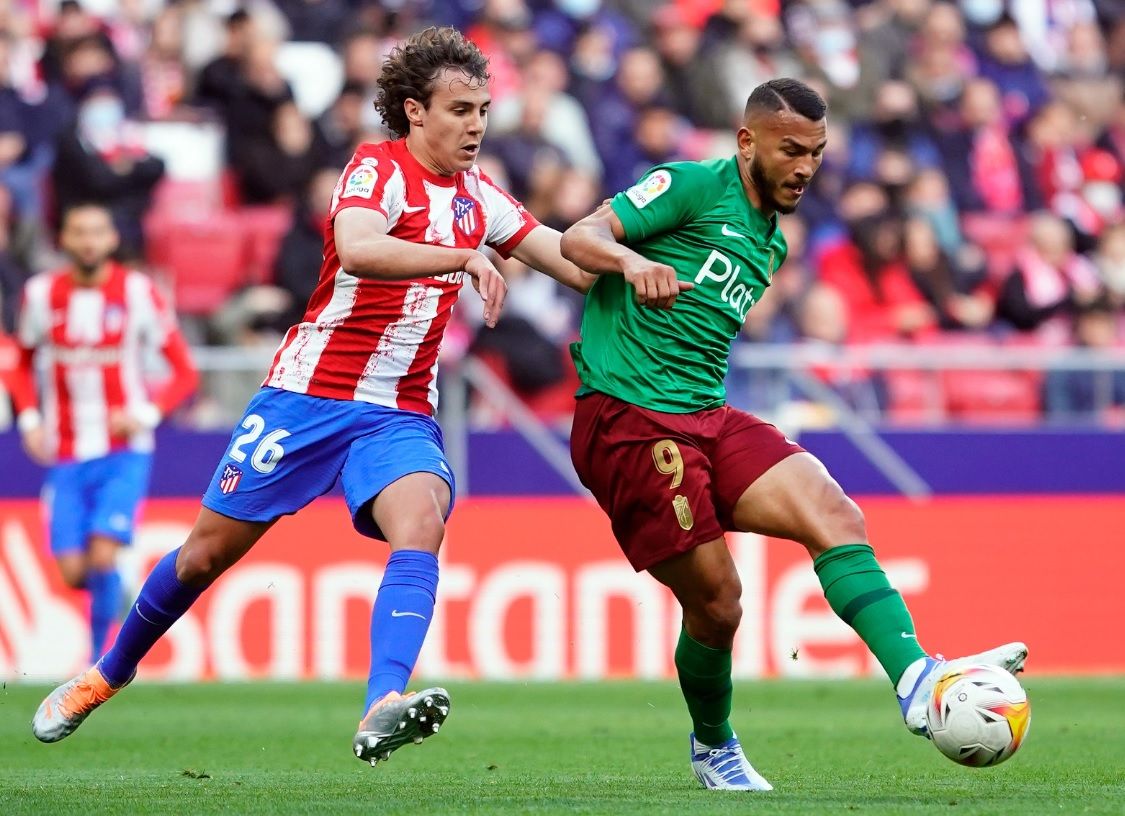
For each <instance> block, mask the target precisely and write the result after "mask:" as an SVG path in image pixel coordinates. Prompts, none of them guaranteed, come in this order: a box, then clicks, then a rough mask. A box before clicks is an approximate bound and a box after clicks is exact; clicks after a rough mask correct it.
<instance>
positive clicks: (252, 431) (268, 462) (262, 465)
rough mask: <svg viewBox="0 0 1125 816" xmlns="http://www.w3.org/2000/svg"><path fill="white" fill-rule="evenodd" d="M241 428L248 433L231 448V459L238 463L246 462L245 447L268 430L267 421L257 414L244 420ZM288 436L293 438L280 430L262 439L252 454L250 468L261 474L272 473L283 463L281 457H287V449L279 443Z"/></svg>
mask: <svg viewBox="0 0 1125 816" xmlns="http://www.w3.org/2000/svg"><path fill="white" fill-rule="evenodd" d="M241 427H243V428H245V429H246V433H244V434H240V435H239V436H238V437H237V438H236V439H235V440H234V444H232V445H231V446H230V458H231V459H233V460H234V461H236V462H245V461H246V451H244V450H242V448H243V446H244V445H250V444H253V443H254V442H255V441H257V439H258V437H259V436H262V431H264V430H265V429H266V421H265V420H264V419H262V418H261V417H260V416H258V415H257V414H250V415H248V416H247V417H246V418H245V419H244V420H242V426H241ZM287 436H291V434H290V433H289V431H286V430H283V429H281V428H278V429H277V430H275V431H270V432H269V433H267V434H266V435H265V436H264V437H262V440H261V441H260V442H258V444H257V446H256V447H255V448H254V452H253V453H252V454H250V466H251V467H252V468H254V470H256V471H258V472H259V473H272V472H273V469H274V468H275V467H277V463H278V462H280V461H281V457H282V456H284V455H285V449H284V448H282V447H281V445H280V444H279V443H280V442H281V440H283V439H285V438H286V437H287Z"/></svg>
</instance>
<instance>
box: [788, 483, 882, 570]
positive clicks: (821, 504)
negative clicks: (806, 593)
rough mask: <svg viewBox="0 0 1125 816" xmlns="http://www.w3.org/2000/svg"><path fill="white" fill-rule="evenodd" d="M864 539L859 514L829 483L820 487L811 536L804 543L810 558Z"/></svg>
mask: <svg viewBox="0 0 1125 816" xmlns="http://www.w3.org/2000/svg"><path fill="white" fill-rule="evenodd" d="M866 540H867V524H866V522H865V521H864V518H863V511H862V510H860V509H859V505H857V504H856V503H855V502H854V501H852V500H851V499H850V498H849V497H848V495H847V494H846V493H845V492H844V491H843V490H842V489H841V488H840V486H839V485H838V484H836V483H835V482H833V481H828V482H826V483H825V484H824V485H823V489H822V491H821V493H820V495H819V496H818V497H817V522H816V525H815V534H814V535H812V536H810V537H809V539H808V540H806V541H805V542H804V544H805V546H806V547H807V548H808V550H809V553H810V554H811V555H812V556H813V558H815V557H817V556H818V555H820V554H821V553H823V552H825V551H826V550H829V549H831V548H832V547H838V546H840V545H841V544H857V543H859V542H861V541H866Z"/></svg>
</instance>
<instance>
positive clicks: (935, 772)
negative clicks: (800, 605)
mask: <svg viewBox="0 0 1125 816" xmlns="http://www.w3.org/2000/svg"><path fill="white" fill-rule="evenodd" d="M1025 685H1026V687H1027V689H1028V693H1029V695H1030V697H1031V700H1032V712H1033V713H1032V724H1031V732H1030V736H1029V738H1028V742H1027V744H1026V745H1025V746H1024V747H1023V749H1022V750H1021V752H1020V753H1019V754H1018V755H1017V756H1016V757H1015V758H1014V759H1012V760H1011V761H1009V762H1008V763H1006V764H1005V765H1002V766H999V767H997V768H990V769H984V770H970V769H967V768H961V767H958V766H956V765H954V764H953V763H951V762H949V761H948V760H946V759H945V758H943V757H942V756H941V755H940V754H938V752H937V751H936V750H935V749H934V748H933V746H931V745H929V744H928V743H927V742H925V741H923V740H921V739H919V738H917V737H912V736H910V735H909V734H908V733H907V732H906V729H904V728H903V727H902V723H901V721H900V720H899V719H898V716H897V708H896V706H895V705H894V702H893V701H892V700H891V699H890V697H889V695H890V690H889V689H888V688H887V686H886V684H885V683H879V682H875V681H861V682H781V681H777V682H761V683H742V684H739V686H738V688H737V690H736V696H735V715H734V724H735V726H736V728H737V729H738V730H739V731H740V732H741V736H742V738H743V744H744V746H745V747H746V750H747V753H748V754H749V756H750V758H751V760H752V761H753V762H754V763H755V765H756V767H757V768H758V769H759V770H760V771H761V772H762V773H763V774H764V775H765V776H766V778H767V779H769V780H770V781H771V782H772V783H773V784H774V786H775V788H776V789H775V790H774V791H773V792H772V793H769V794H747V793H723V792H717V791H704V790H702V789H701V788H699V787H698V786H697V784H696V782H695V780H694V778H693V777H692V776H691V772H690V770H689V768H688V764H687V761H686V748H687V731H688V730H689V728H688V723H687V715H686V712H685V711H684V708H683V705H682V702H681V700H680V697H679V692H678V689H677V688H676V687H675V686H674V685H673V684H670V683H634V682H629V683H625V682H612V683H589V684H585V683H575V684H553V683H552V684H536V683H530V684H523V683H513V684H494V683H460V682H458V683H453V684H450V691H451V694H452V697H453V710H452V712H451V714H450V718H449V720H448V722H447V724H446V727H445V729H443V731H442V732H441V734H440V735H438V736H437V737H435V738H433V739H430V740H427V741H426V743H425V744H423V745H421V746H407V747H405V748H403V749H402V750H400V751H399V752H397V753H396V754H395V755H394V757H393V758H392V760H391V761H390V762H389V763H386V764H383V763H380V765H379V766H378V767H375V768H371V767H369V766H367V765H365V764H363V763H360V762H359V761H357V760H356V759H354V758H353V757H352V756H351V754H350V748H351V736H352V732H353V730H354V728H355V723H356V721H357V719H358V717H359V711H358V708H359V706H360V697H361V689H360V687H359V685H358V684H327V683H323V684H322V683H310V684H273V683H270V684H260V683H253V684H250V683H248V684H230V685H223V684H201V685H194V686H181V685H139V686H136V687H133V688H130V689H128V690H127V691H126V692H125V693H124V694H122V695H121V697H119V698H117V699H115V700H113V701H112V702H111V703H109V704H108V705H107V706H106V707H105V708H103V709H102V710H100V711H98V712H97V713H96V714H95V715H94V716H93V717H92V718H91V719H90V720H89V721H87V722H86V724H85V725H83V727H82V729H81V730H80V731H79V732H78V733H77V734H75V735H74V736H72V737H70V738H69V739H67V740H66V741H65V742H63V743H60V744H57V745H40V744H39V743H37V742H36V741H35V740H34V738H33V737H32V736H31V733H30V731H29V728H28V721H29V719H30V717H31V714H32V712H33V711H34V709H35V706H36V705H37V704H38V702H39V700H40V698H41V697H42V695H43V693H44V691H45V689H44V688H42V687H27V686H19V685H11V684H9V685H8V686H7V687H6V688H4V689H3V690H2V691H0V814H5V816H15V814H23V813H28V814H37V816H38V815H39V814H54V813H83V814H93V813H158V814H177V813H183V814H198V813H218V812H224V813H260V814H281V813H361V812H366V813H379V814H405V815H406V816H415V815H419V816H420V815H421V814H454V813H480V814H515V813H521V814H523V813H560V814H563V813H565V814H575V813H597V814H603V813H604V814H614V816H617V815H618V814H657V813H667V814H676V816H683V814H688V813H690V814H692V816H697V815H698V814H709V813H750V812H753V813H759V812H760V813H799V814H820V813H849V812H859V813H864V814H868V813H872V814H915V813H942V814H978V813H979V814H989V816H994V815H995V814H1021V815H1022V814H1038V813H1054V814H1060V813H1061V814H1075V813H1104V814H1122V813H1125V678H1099V679H1083V680H1072V679H1053V678H1034V677H1033V678H1030V679H1026V680H1025Z"/></svg>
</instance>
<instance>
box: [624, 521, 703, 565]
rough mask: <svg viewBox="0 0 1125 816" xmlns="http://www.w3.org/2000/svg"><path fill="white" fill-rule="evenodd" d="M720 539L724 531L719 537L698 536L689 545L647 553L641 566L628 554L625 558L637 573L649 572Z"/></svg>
mask: <svg viewBox="0 0 1125 816" xmlns="http://www.w3.org/2000/svg"><path fill="white" fill-rule="evenodd" d="M719 538H723V531H722V530H719V532H718V534H717V535H701V536H698V537H697V538H693V539H691V540H690V541H689V543H687V544H681V545H679V546H675V547H665V548H664V549H662V550H660V551H658V552H656V553H653V554H649V553H645V556H646V557H645V558H644V559H643V561H641V562H640V563H639V564H638V562H637V561H634V560H633V559H632V558H629V556H628V554H626V555H625V557H626V558H627V559H628V560H629V564H630V566H632V567H633V570H634V571H635V572H647V571H648V570H649V569H651V568H652V567H655V566H656V565H657V564H660V563H662V562H664V561H667V560H668V559H669V558H675V557H676V556H677V555H683V554H684V553H686V552H691V551H692V550H694V549H695V548H696V547H698V546H700V545H701V544H706V543H707V542H708V541H715V540H716V539H719Z"/></svg>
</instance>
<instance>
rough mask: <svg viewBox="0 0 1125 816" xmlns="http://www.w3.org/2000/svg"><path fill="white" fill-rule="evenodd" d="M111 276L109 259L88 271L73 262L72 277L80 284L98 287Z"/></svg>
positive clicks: (71, 267)
mask: <svg viewBox="0 0 1125 816" xmlns="http://www.w3.org/2000/svg"><path fill="white" fill-rule="evenodd" d="M108 277H109V261H102V262H101V263H100V264H98V265H97V266H95V267H94V268H93V269H91V270H89V271H86V270H84V269H82V268H81V267H79V266H75V265H74V264H71V266H70V278H71V280H73V281H74V282H75V283H76V284H77V285H79V286H88V287H91V288H93V287H97V286H101V285H102V284H103V283H105V280H106V278H108Z"/></svg>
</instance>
